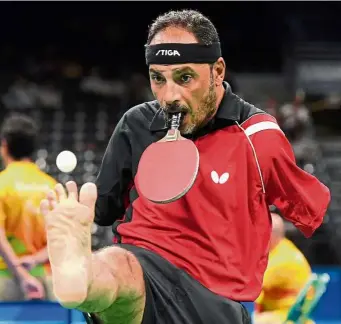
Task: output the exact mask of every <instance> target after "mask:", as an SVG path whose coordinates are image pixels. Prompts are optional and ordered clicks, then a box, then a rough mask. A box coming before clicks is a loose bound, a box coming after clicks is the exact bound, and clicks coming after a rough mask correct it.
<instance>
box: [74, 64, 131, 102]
mask: <svg viewBox="0 0 341 324" xmlns="http://www.w3.org/2000/svg"><path fill="white" fill-rule="evenodd" d="M80 88H81V90H82V91H83V92H85V93H91V94H96V95H100V96H103V97H112V96H116V97H120V96H122V95H123V93H124V91H125V86H124V84H123V82H121V81H112V80H105V79H104V78H103V77H102V76H101V73H100V70H99V68H98V67H93V68H92V69H91V72H90V75H89V76H86V77H84V78H83V80H82V81H81V83H80Z"/></svg>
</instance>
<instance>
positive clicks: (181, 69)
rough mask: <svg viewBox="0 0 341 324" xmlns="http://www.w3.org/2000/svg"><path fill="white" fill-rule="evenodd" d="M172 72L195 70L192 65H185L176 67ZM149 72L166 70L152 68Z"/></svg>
mask: <svg viewBox="0 0 341 324" xmlns="http://www.w3.org/2000/svg"><path fill="white" fill-rule="evenodd" d="M171 71H172V72H178V73H179V72H194V71H193V69H192V68H191V67H190V66H184V67H181V68H174V69H172V70H171ZM149 72H151V73H163V72H165V71H162V70H155V69H153V68H150V69H149Z"/></svg>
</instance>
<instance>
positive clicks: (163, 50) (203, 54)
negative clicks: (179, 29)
mask: <svg viewBox="0 0 341 324" xmlns="http://www.w3.org/2000/svg"><path fill="white" fill-rule="evenodd" d="M145 48H146V63H147V65H150V64H165V65H167V64H183V63H214V62H215V61H217V59H218V58H219V57H221V48H220V43H213V44H211V45H204V44H198V43H191V44H180V43H165V44H156V45H146V46H145Z"/></svg>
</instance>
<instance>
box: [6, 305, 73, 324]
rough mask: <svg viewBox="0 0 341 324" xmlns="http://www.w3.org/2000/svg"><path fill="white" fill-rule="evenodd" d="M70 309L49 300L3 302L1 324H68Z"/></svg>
mask: <svg viewBox="0 0 341 324" xmlns="http://www.w3.org/2000/svg"><path fill="white" fill-rule="evenodd" d="M69 322H70V311H69V310H67V309H65V308H63V307H61V306H60V304H58V303H51V302H47V301H25V302H1V303H0V324H12V323H13V324H14V323H15V324H47V323H48V324H66V323H69Z"/></svg>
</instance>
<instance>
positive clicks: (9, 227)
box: [0, 115, 56, 301]
mask: <svg viewBox="0 0 341 324" xmlns="http://www.w3.org/2000/svg"><path fill="white" fill-rule="evenodd" d="M37 135H38V133H37V128H36V125H35V124H34V122H33V120H31V119H30V118H29V117H26V116H23V115H13V116H10V117H9V118H7V119H6V120H5V121H4V123H3V125H2V129H1V146H0V150H1V157H2V160H3V162H4V164H5V166H6V168H5V170H4V171H2V172H1V173H0V300H2V301H16V300H24V299H33V298H39V299H42V298H47V299H53V295H52V289H51V288H52V285H51V284H50V280H49V278H50V277H51V276H50V268H49V262H48V254H47V248H46V235H45V225H44V220H43V217H42V215H41V214H40V212H39V204H40V201H41V200H42V199H43V198H44V197H45V195H46V193H47V191H48V190H49V189H51V188H53V187H54V186H55V184H56V182H55V180H53V179H52V178H51V177H50V176H48V175H47V174H45V173H43V172H42V171H40V170H39V168H38V167H37V166H36V165H35V164H34V163H33V162H32V160H31V157H32V154H33V153H34V151H35V143H36V138H37Z"/></svg>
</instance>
